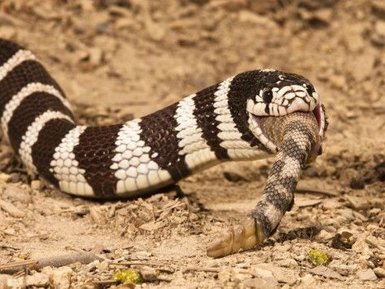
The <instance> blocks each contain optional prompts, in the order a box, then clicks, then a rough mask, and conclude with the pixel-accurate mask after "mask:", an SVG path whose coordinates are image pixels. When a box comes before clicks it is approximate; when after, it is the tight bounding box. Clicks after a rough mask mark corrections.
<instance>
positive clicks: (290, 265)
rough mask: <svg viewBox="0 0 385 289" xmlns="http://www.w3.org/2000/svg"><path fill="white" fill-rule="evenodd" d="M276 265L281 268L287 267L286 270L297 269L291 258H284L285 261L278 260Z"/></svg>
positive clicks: (294, 261) (296, 264) (295, 262)
mask: <svg viewBox="0 0 385 289" xmlns="http://www.w3.org/2000/svg"><path fill="white" fill-rule="evenodd" d="M277 264H278V265H280V266H282V267H287V268H293V269H296V268H298V263H297V261H296V260H294V259H292V258H286V259H282V260H279V261H277Z"/></svg>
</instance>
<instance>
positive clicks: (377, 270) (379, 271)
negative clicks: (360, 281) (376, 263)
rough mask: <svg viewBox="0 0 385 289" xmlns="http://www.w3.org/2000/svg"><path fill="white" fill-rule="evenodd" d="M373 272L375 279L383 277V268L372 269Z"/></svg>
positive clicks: (384, 272)
mask: <svg viewBox="0 0 385 289" xmlns="http://www.w3.org/2000/svg"><path fill="white" fill-rule="evenodd" d="M373 271H374V273H375V274H376V276H377V277H379V278H384V277H385V268H381V267H377V268H374V269H373Z"/></svg>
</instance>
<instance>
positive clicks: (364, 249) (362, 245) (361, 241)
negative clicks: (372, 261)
mask: <svg viewBox="0 0 385 289" xmlns="http://www.w3.org/2000/svg"><path fill="white" fill-rule="evenodd" d="M352 251H354V252H356V253H359V254H360V256H362V257H369V256H371V255H372V251H371V250H370V248H369V245H368V244H367V242H366V236H362V235H360V236H359V237H358V238H357V241H356V242H355V243H354V244H353V245H352Z"/></svg>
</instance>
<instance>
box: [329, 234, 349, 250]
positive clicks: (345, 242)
mask: <svg viewBox="0 0 385 289" xmlns="http://www.w3.org/2000/svg"><path fill="white" fill-rule="evenodd" d="M354 241H355V238H354V236H353V234H352V233H350V232H347V231H344V232H341V233H338V234H336V235H335V236H334V238H333V240H332V243H331V246H332V247H333V248H335V249H341V250H346V249H351V248H352V245H353V244H354Z"/></svg>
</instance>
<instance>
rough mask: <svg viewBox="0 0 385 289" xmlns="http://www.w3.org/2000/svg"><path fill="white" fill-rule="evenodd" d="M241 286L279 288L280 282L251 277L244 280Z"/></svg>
mask: <svg viewBox="0 0 385 289" xmlns="http://www.w3.org/2000/svg"><path fill="white" fill-rule="evenodd" d="M239 288H252V289H278V288H280V287H279V285H278V282H276V283H273V282H271V281H270V280H266V279H263V278H252V279H251V278H250V279H246V280H244V281H243V282H242V283H241V284H240V287H239Z"/></svg>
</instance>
